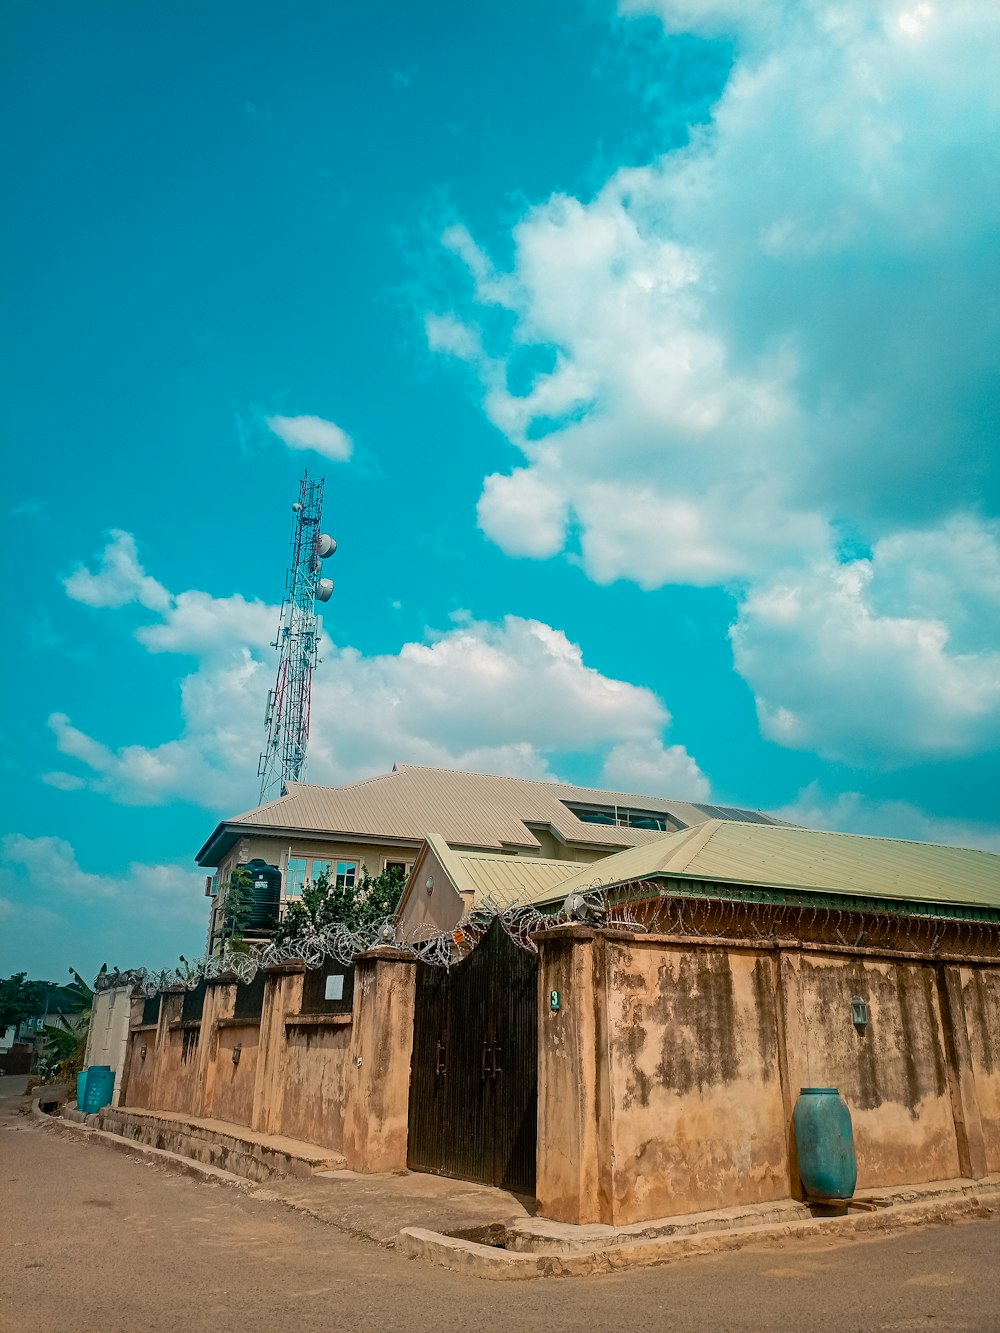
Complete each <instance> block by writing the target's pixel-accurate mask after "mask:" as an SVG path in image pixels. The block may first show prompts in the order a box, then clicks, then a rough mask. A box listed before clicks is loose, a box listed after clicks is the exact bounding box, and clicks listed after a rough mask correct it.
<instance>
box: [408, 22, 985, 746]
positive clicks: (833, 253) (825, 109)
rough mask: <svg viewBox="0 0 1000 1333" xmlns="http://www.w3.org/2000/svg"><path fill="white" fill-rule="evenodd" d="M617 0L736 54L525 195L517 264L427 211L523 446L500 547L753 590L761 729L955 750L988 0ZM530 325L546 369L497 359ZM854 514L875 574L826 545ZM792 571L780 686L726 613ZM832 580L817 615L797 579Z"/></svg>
mask: <svg viewBox="0 0 1000 1333" xmlns="http://www.w3.org/2000/svg"><path fill="white" fill-rule="evenodd" d="M622 8H623V9H624V10H625V11H626V12H633V13H635V12H651V13H657V14H659V15H660V17H661V18H662V20H663V22H664V23H665V25H666V26H667V27H668V28H669V29H671V30H674V31H679V30H685V31H693V32H698V33H701V34H703V35H706V36H713V35H721V36H733V37H735V39H736V46H735V50H736V59H735V63H734V66H733V69H732V73H731V76H730V78H729V81H728V84H727V86H726V88H725V91H724V93H723V95H722V97H721V98H720V101H719V103H718V105H717V106H716V108H715V110H714V114H713V118H712V122H711V124H710V125H708V126H707V127H702V128H700V129H695V130H694V131H693V133H692V137H691V140H690V143H689V144H688V146H686V147H685V148H682V149H679V150H676V151H673V152H670V153H667V154H665V155H664V156H663V157H661V158H659V159H658V160H656V161H654V162H653V163H652V164H651V165H649V166H646V167H640V168H623V169H621V170H618V171H616V172H615V173H614V174H613V175H612V176H611V177H610V179H609V180H608V181H607V182H606V183H605V185H604V186H603V188H601V189H600V190H598V191H597V193H596V194H595V195H594V197H593V198H592V199H590V200H587V201H582V200H579V199H575V198H571V197H567V196H563V195H557V196H554V197H553V198H551V199H550V200H548V201H547V202H544V203H541V204H540V205H539V206H537V207H534V208H532V209H531V210H529V211H528V212H527V213H526V214H525V216H524V217H523V218H522V219H521V221H520V222H519V223H518V225H517V226H516V228H515V229H514V235H513V240H514V259H513V263H512V265H511V268H510V271H509V272H506V273H499V272H498V271H497V269H496V267H495V265H494V264H493V262H492V261H491V259H490V257H489V256H488V255H487V254H485V253H484V251H483V249H482V247H481V246H480V245H478V244H477V242H476V241H475V240H474V238H472V237H471V236H470V235H469V233H468V232H467V231H466V230H465V229H463V228H461V227H455V226H452V227H449V228H448V230H447V231H446V233H445V234H444V236H443V238H442V240H443V245H444V247H445V248H446V249H447V250H448V251H449V252H450V253H451V254H452V255H454V256H455V257H456V261H457V264H458V265H459V266H460V267H461V271H462V274H463V277H462V281H463V282H464V284H465V287H464V289H463V293H462V295H460V296H457V297H456V299H455V302H454V305H453V308H452V309H451V310H448V309H440V310H438V311H436V312H435V313H434V315H433V316H431V317H430V318H429V319H428V322H427V327H428V337H429V341H430V344H431V346H432V347H436V348H438V349H439V350H442V351H445V352H447V353H449V354H450V355H452V356H458V357H460V358H461V359H463V360H465V361H466V362H468V363H469V365H470V366H471V367H472V368H473V370H474V371H475V373H476V374H477V375H478V376H479V378H480V380H481V385H482V397H483V408H484V411H485V412H486V414H487V415H488V416H489V418H490V419H491V421H492V422H493V423H494V424H495V425H496V426H497V427H498V428H499V429H500V430H502V431H504V432H505V433H506V434H507V436H508V437H509V439H510V440H511V441H512V442H513V443H514V444H515V445H516V446H517V447H518V449H519V450H520V452H521V454H522V455H523V460H522V461H521V462H520V463H519V464H518V465H517V466H515V467H514V468H513V469H512V470H511V472H510V474H509V475H504V474H502V473H497V472H492V473H490V475H488V476H487V477H486V478H485V482H484V487H483V492H482V497H481V499H480V503H479V522H480V526H481V528H482V530H483V531H484V532H485V533H486V534H487V535H488V536H489V537H490V538H491V539H492V540H494V541H495V542H497V543H498V544H499V545H500V546H501V547H502V548H503V549H504V550H505V551H507V552H508V553H509V554H511V555H516V556H526V557H531V558H536V559H538V558H548V557H551V556H553V555H556V554H558V553H560V552H562V551H566V552H568V553H571V554H572V553H573V552H575V550H576V547H577V544H579V553H580V561H581V563H582V566H583V569H584V570H585V572H586V573H587V574H588V575H589V576H590V577H591V578H592V579H593V580H595V581H596V582H599V583H611V582H613V581H614V580H616V579H629V580H632V581H634V582H635V583H637V584H638V585H639V586H641V587H643V588H655V587H658V586H660V585H662V584H664V583H671V582H674V583H687V584H692V585H698V586H711V585H725V586H727V587H729V588H731V589H733V590H735V591H736V593H737V595H738V596H743V594H744V592H745V591H746V590H747V589H749V592H748V600H747V603H746V606H745V608H744V610H743V612H742V614H741V621H740V627H741V628H740V633H741V634H742V635H743V640H742V641H739V642H741V644H742V646H741V651H740V652H739V653H738V658H737V662H738V665H745V666H747V668H748V670H749V671H750V679H751V681H752V683H757V682H758V681H760V682H761V683H762V685H763V687H764V688H763V690H762V691H759V693H761V695H762V697H761V716H762V718H763V719H764V724H765V728H766V730H767V733H768V735H770V736H771V737H772V738H775V739H778V740H780V741H781V742H782V743H787V744H794V745H804V746H816V747H818V748H820V749H822V750H823V752H824V753H828V754H852V755H858V754H864V755H866V756H867V755H870V754H872V752H873V750H875V749H877V748H878V747H879V746H885V747H887V748H888V749H889V750H890V751H891V754H890V755H889V756H888V758H889V760H890V762H892V761H894V760H895V759H903V758H905V757H906V756H907V755H910V756H918V755H935V754H945V753H949V754H957V753H964V752H968V751H969V750H970V749H976V748H978V747H979V746H980V744H982V743H985V742H984V741H981V739H980V732H979V726H980V723H981V721H982V719H983V718H985V717H991V716H992V714H993V710H994V708H995V701H994V693H993V690H994V687H993V656H992V655H993V653H995V652H996V651H997V650H998V649H1000V636H998V632H997V630H996V624H997V620H996V616H995V613H991V615H990V617H989V618H986V619H984V618H983V616H982V613H981V609H982V606H983V598H984V595H986V594H984V592H983V587H982V586H981V580H980V575H979V573H977V572H976V570H975V568H974V566H975V561H974V559H973V558H972V552H971V549H969V548H965V549H962V550H960V549H959V547H960V546H961V543H960V542H958V541H957V539H956V535H955V534H956V531H957V530H958V529H959V528H964V530H965V532H966V534H967V537H968V540H969V541H970V542H974V541H978V542H979V544H980V549H981V553H982V556H983V559H985V560H986V561H987V563H989V561H990V560H991V559H992V558H993V557H992V554H991V553H990V541H991V540H992V539H988V538H984V537H982V536H981V535H980V536H976V535H975V534H976V530H977V526H979V523H978V519H977V517H976V516H977V515H980V514H982V513H985V514H987V515H988V516H989V515H995V514H996V512H997V503H998V495H1000V476H998V469H997V452H996V448H995V439H994V431H995V419H996V404H995V376H994V373H993V352H992V347H993V345H994V342H995V335H996V322H995V318H996V317H995V311H994V306H993V303H992V301H991V299H990V293H991V292H992V291H993V290H995V289H996V287H997V285H998V283H1000V271H998V262H997V255H998V251H997V249H996V246H995V243H994V238H995V235H996V233H997V230H998V227H1000V191H998V190H997V189H996V180H997V178H998V173H1000V140H998V138H997V136H996V133H995V126H996V119H997V114H998V111H1000V94H998V87H1000V84H998V82H997V79H996V69H997V67H998V64H1000V9H998V8H997V6H996V5H994V4H992V3H987V2H986V0H956V2H955V3H953V4H949V5H947V6H941V5H938V6H932V5H929V4H924V3H911V4H904V5H900V6H899V7H898V8H893V7H889V8H885V7H880V6H873V5H871V4H868V3H861V2H860V0H859V2H854V0H843V2H842V3H838V4H834V5H831V4H828V3H825V0H795V3H792V2H791V0H788V3H775V4H772V5H762V4H750V5H746V4H735V3H731V2H730V0H646V2H645V3H643V0H636V2H635V3H626V4H623V6H622ZM498 311H501V312H503V314H504V318H503V319H498V317H497V315H498ZM532 351H533V352H536V353H538V354H539V364H541V361H542V360H544V361H545V365H546V368H545V369H543V370H540V371H539V372H538V373H536V374H535V376H534V379H533V380H532V381H530V382H529V383H528V384H527V387H526V388H522V387H521V386H522V385H523V381H524V376H523V373H520V372H519V373H518V374H515V375H511V374H510V373H509V372H510V370H511V368H512V367H515V368H516V366H517V365H520V366H521V367H522V370H523V366H524V364H525V362H524V356H525V354H526V352H532ZM542 354H544V356H543V355H542ZM518 358H520V361H518ZM512 384H516V385H517V386H518V388H517V390H516V391H515V389H513V388H512V387H511V385H512ZM844 530H847V531H850V532H852V533H854V534H856V535H857V536H858V537H859V538H860V539H861V540H862V541H863V542H865V543H868V544H870V545H871V546H873V547H875V548H876V549H877V550H878V553H879V555H878V560H879V562H880V568H881V569H882V570H883V571H884V570H886V569H887V568H888V566H889V565H890V564H891V563H895V565H896V570H895V573H894V575H893V577H892V578H889V577H888V576H883V575H881V574H880V573H879V571H878V570H876V571H875V572H874V575H873V577H872V578H871V580H868V581H865V580H862V583H863V584H864V586H861V585H860V584H858V582H857V581H858V579H859V578H861V576H862V574H863V571H862V569H861V568H860V567H855V568H854V569H853V570H848V571H847V572H842V571H840V570H839V569H838V567H837V561H836V556H835V554H834V552H835V549H836V547H837V536H838V534H839V533H841V532H842V531H844ZM915 531H919V532H920V533H921V534H922V536H921V539H920V541H919V543H917V545H916V546H915V545H914V544H913V543H912V542H911V540H910V537H909V535H908V534H910V533H912V532H915ZM896 542H898V543H902V544H903V546H906V544H907V543H910V549H909V555H908V560H909V564H910V567H909V573H908V575H907V576H906V577H904V575H903V563H904V562H903V559H902V557H900V559H899V560H898V561H894V557H893V555H892V552H893V549H894V548H893V543H896ZM942 551H944V552H946V553H947V555H946V558H942V555H941V552H942ZM852 579H853V580H854V583H852V582H851V580H852ZM781 588H792V589H794V588H798V589H799V590H800V594H801V602H802V607H801V611H800V612H799V614H798V617H797V623H798V629H797V632H796V637H795V642H794V645H793V646H794V648H795V650H796V653H797V662H802V663H803V669H802V680H801V682H800V684H799V686H797V687H796V686H794V683H793V682H791V681H790V680H789V682H788V688H787V689H786V688H785V687H784V685H782V688H780V689H774V688H772V686H773V684H774V682H773V681H772V680H771V679H770V676H771V674H772V673H773V674H774V675H776V676H777V677H779V678H780V681H783V680H784V678H785V677H786V676H790V669H789V668H788V664H787V663H782V662H778V663H775V664H768V663H767V662H766V661H764V660H763V651H764V647H765V645H764V644H763V640H762V638H761V636H760V634H757V635H756V639H755V642H757V643H758V644H760V646H761V652H759V653H754V651H753V643H752V642H751V638H752V637H753V636H752V635H751V633H750V631H749V630H747V629H746V626H747V625H750V624H756V625H758V626H759V625H760V624H762V623H763V622H764V621H766V620H768V618H769V617H771V618H773V617H774V616H776V615H777V613H778V601H779V600H780V594H779V591H778V590H779V589H781ZM824 597H830V598H832V599H833V602H834V604H835V605H834V607H833V608H831V609H830V611H829V614H827V613H826V611H825V610H824V607H823V605H822V604H821V605H819V606H814V607H810V606H807V605H806V603H807V602H808V601H809V599H810V598H818V599H823V598H824ZM928 599H929V600H928ZM990 599H992V594H991V593H990V594H989V595H988V598H987V600H988V602H989V605H990V606H991V607H992V605H993V603H992V600H990ZM890 603H891V605H890ZM932 603H933V605H932ZM838 618H839V619H838ZM838 625H840V627H841V628H843V627H844V626H847V627H849V628H850V631H851V633H852V634H853V635H854V641H855V646H856V647H857V649H858V651H859V654H860V659H864V660H866V661H867V662H868V664H869V666H870V667H871V669H872V670H873V671H874V672H875V673H876V675H875V679H874V680H873V681H872V682H871V683H870V685H869V686H867V687H864V688H862V681H861V679H860V672H859V671H858V670H856V669H854V667H852V664H851V663H850V662H846V661H845V662H843V663H842V666H843V667H844V668H846V671H847V676H848V678H849V679H851V680H852V681H853V683H854V685H855V687H857V688H855V690H854V692H853V694H851V695H850V697H847V696H848V691H847V690H846V688H840V687H839V686H838V684H837V679H836V675H835V670H836V658H837V652H836V651H835V644H834V641H833V639H834V635H835V632H836V628H837V626H838ZM973 630H975V632H976V633H977V634H978V640H977V643H976V645H975V646H974V647H972V648H971V649H970V648H969V647H967V646H966V636H967V634H968V633H969V632H971V631H973ZM789 646H792V645H791V644H789ZM860 659H859V660H860ZM827 663H829V670H827V669H826V666H825V665H824V664H827ZM894 673H895V674H898V675H899V676H900V677H901V690H900V694H899V697H898V700H897V699H896V698H894V696H893V694H892V692H891V690H890V689H888V688H887V686H886V679H887V677H889V676H891V675H892V674H894ZM780 681H779V683H780ZM827 691H830V692H832V695H833V697H834V698H835V699H836V700H837V701H838V703H845V702H846V704H847V707H846V709H843V708H838V707H837V706H835V705H834V704H832V703H831V704H830V706H829V707H827V704H826V699H825V695H826V692H827ZM786 694H787V695H788V696H789V697H788V698H786V697H785V695H786ZM772 696H773V698H772ZM920 701H923V705H924V708H925V712H926V716H918V712H919V710H918V703H919V702H920ZM887 713H888V714H889V716H885V714H887ZM987 730H988V729H987ZM909 731H912V735H911V737H910V739H907V738H906V735H905V733H907V732H909ZM989 734H992V733H989Z"/></svg>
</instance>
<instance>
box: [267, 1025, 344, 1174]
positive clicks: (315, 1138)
mask: <svg viewBox="0 0 1000 1333" xmlns="http://www.w3.org/2000/svg"><path fill="white" fill-rule="evenodd" d="M311 1018H312V1016H311V1015H310V1016H309V1019H311ZM309 1019H307V1020H304V1021H303V1023H301V1024H298V1023H296V1022H295V1021H294V1020H292V1022H291V1023H290V1024H289V1023H287V1021H286V1027H285V1053H284V1059H283V1062H282V1063H283V1069H284V1078H283V1086H282V1090H281V1096H282V1101H281V1108H280V1111H279V1112H278V1119H279V1120H280V1124H281V1133H282V1134H287V1135H289V1136H290V1137H291V1138H294V1139H305V1140H306V1142H307V1143H319V1144H322V1145H323V1146H324V1147H327V1148H336V1149H337V1150H338V1151H340V1150H342V1149H343V1145H344V1072H345V1066H346V1064H347V1061H348V1059H349V1058H350V1049H349V1048H350V1044H351V1016H350V1014H343V1015H331V1016H330V1017H324V1018H322V1019H321V1020H320V1021H319V1022H316V1021H315V1019H312V1021H309Z"/></svg>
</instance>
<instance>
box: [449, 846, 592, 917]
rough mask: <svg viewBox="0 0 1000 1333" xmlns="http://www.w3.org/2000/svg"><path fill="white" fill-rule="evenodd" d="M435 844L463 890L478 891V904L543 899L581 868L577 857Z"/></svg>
mask: <svg viewBox="0 0 1000 1333" xmlns="http://www.w3.org/2000/svg"><path fill="white" fill-rule="evenodd" d="M434 845H435V848H436V849H437V854H438V857H439V859H440V860H441V863H442V865H443V866H444V868H445V870H446V871H447V872H448V875H449V877H450V879H451V881H452V883H453V884H454V886H455V888H456V889H458V891H459V892H460V893H468V892H469V891H470V890H471V892H473V893H474V894H475V902H476V905H477V906H480V907H481V906H483V905H484V902H489V903H490V904H492V905H493V906H495V907H501V908H503V907H509V906H510V905H511V904H512V903H525V902H536V901H544V900H545V899H547V898H550V897H552V896H553V894H554V893H555V891H556V889H557V887H558V885H560V884H561V883H562V882H563V881H564V880H566V879H569V878H570V877H571V876H572V875H573V874H574V873H575V872H576V871H577V870H578V869H579V863H578V862H574V861H551V860H544V859H543V858H542V857H540V856H504V855H503V854H502V853H501V854H499V855H497V854H496V853H491V852H456V851H454V850H452V849H450V848H447V847H442V845H441V842H440V840H439V839H434Z"/></svg>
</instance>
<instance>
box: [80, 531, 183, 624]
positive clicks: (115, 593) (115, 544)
mask: <svg viewBox="0 0 1000 1333" xmlns="http://www.w3.org/2000/svg"><path fill="white" fill-rule="evenodd" d="M108 536H109V538H110V540H109V541H108V543H107V545H106V546H105V548H104V550H103V551H102V553H101V557H100V561H99V564H98V567H97V569H96V571H92V570H89V569H86V568H84V566H83V565H77V567H76V568H75V569H74V570H73V572H72V573H71V574H69V575H68V576H67V577H66V578H65V579H64V580H63V586H64V587H65V589H66V592H67V593H68V594H69V596H70V597H72V598H73V600H74V601H75V602H84V603H85V604H86V605H87V606H97V607H118V606H125V605H126V604H127V603H130V602H138V603H139V604H140V606H145V607H147V608H148V609H149V610H150V611H163V610H165V609H166V608H167V606H169V604H170V594H169V593H168V592H167V590H166V588H164V587H163V585H162V584H160V583H157V581H156V579H154V578H150V576H149V575H148V574H147V573H146V572H145V570H144V569H143V568H142V565H141V564H140V563H139V554H138V551H137V550H136V544H135V538H134V537H133V536H132V534H131V533H130V532H122V531H121V530H119V529H117V528H115V529H113V530H112V531H111V532H110V533H109V534H108Z"/></svg>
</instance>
